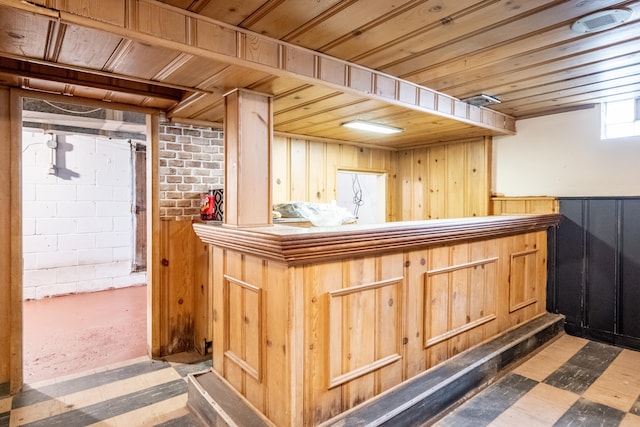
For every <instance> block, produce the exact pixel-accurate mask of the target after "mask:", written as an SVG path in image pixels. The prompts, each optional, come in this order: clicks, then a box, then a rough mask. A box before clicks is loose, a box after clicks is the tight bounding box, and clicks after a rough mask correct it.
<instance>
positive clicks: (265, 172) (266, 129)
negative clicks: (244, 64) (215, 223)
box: [224, 89, 273, 227]
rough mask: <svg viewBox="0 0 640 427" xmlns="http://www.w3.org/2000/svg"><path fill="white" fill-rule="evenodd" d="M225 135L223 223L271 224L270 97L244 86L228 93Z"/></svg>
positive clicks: (271, 127) (241, 224) (271, 117)
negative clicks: (245, 88)
mask: <svg viewBox="0 0 640 427" xmlns="http://www.w3.org/2000/svg"><path fill="white" fill-rule="evenodd" d="M224 138H225V149H224V153H225V191H224V198H225V200H224V208H225V212H224V224H225V225H228V226H235V227H255V226H265V225H271V223H272V221H271V140H272V138H273V103H272V99H271V97H270V96H268V95H264V94H261V93H256V92H252V91H248V90H244V89H235V90H233V91H231V92H229V93H227V94H226V95H225V118H224Z"/></svg>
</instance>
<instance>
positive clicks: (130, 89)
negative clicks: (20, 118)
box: [0, 57, 184, 102]
mask: <svg viewBox="0 0 640 427" xmlns="http://www.w3.org/2000/svg"><path fill="white" fill-rule="evenodd" d="M0 72H1V73H9V74H14V75H16V76H20V77H25V78H30V79H41V80H49V81H55V82H58V83H65V84H69V85H78V86H91V87H95V88H99V89H103V90H112V91H115V92H124V93H129V94H133V95H139V96H149V97H154V98H159V99H167V100H171V101H174V102H178V101H180V99H182V97H183V95H184V91H183V90H179V89H175V88H168V87H163V86H156V85H153V84H149V83H142V82H134V81H131V80H125V79H120V78H118V77H114V76H105V75H98V74H94V73H87V72H84V71H75V70H68V69H64V68H61V67H54V66H50V65H47V64H44V63H40V64H38V63H33V62H27V61H21V60H17V59H13V58H5V57H0Z"/></svg>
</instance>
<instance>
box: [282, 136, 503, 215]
mask: <svg viewBox="0 0 640 427" xmlns="http://www.w3.org/2000/svg"><path fill="white" fill-rule="evenodd" d="M275 141H276V142H275V143H274V150H273V177H274V178H273V180H274V181H273V183H272V187H273V195H274V203H282V202H288V201H314V202H324V203H327V202H330V201H331V200H335V199H336V177H337V175H336V174H337V170H338V169H353V170H360V171H367V170H370V171H375V172H380V171H384V172H386V173H387V200H386V206H387V220H388V221H410V220H422V219H431V218H433V219H436V218H452V217H463V216H483V215H487V214H488V208H489V199H488V197H489V182H490V178H489V174H490V165H489V163H488V162H489V159H490V157H491V156H490V154H491V153H490V147H491V145H490V143H489V142H487V141H485V140H484V139H480V140H474V141H470V142H461V143H455V144H449V145H442V146H436V147H425V148H416V149H413V150H406V151H400V152H393V151H387V150H379V149H373V148H361V147H357V146H352V145H340V144H331V143H321V142H312V141H306V140H299V139H291V138H285V137H276V138H275ZM287 178H288V179H287ZM287 181H288V185H287Z"/></svg>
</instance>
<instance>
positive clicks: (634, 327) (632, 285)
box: [620, 199, 640, 337]
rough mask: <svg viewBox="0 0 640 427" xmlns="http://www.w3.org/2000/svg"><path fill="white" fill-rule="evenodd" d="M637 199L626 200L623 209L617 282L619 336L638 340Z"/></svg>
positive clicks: (639, 230) (639, 266)
mask: <svg viewBox="0 0 640 427" xmlns="http://www.w3.org/2000/svg"><path fill="white" fill-rule="evenodd" d="M639 223H640V200H638V199H636V200H627V201H626V202H625V203H624V205H623V206H622V212H621V223H620V228H621V235H622V236H624V240H623V241H622V244H621V245H620V279H621V281H622V283H624V284H625V286H624V287H623V288H622V292H621V293H620V333H621V334H623V335H627V336H632V337H640V305H639V304H638V303H640V226H639Z"/></svg>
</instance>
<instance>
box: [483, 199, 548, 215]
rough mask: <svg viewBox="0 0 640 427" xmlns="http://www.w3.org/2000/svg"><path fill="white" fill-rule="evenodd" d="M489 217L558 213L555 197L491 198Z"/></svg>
mask: <svg viewBox="0 0 640 427" xmlns="http://www.w3.org/2000/svg"><path fill="white" fill-rule="evenodd" d="M490 204H491V215H513V214H545V213H558V212H560V207H559V202H558V199H557V198H556V197H548V196H522V197H498V196H494V197H491V201H490Z"/></svg>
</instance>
